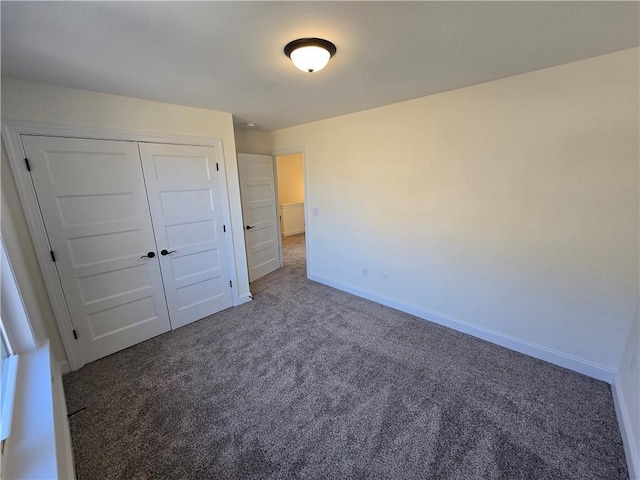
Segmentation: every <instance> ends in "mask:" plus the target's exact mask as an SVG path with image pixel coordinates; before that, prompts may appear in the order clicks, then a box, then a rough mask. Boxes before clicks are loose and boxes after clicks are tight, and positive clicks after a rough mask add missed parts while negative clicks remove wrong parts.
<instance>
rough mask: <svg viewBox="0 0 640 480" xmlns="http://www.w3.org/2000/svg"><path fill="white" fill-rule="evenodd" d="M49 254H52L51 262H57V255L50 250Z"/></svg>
mask: <svg viewBox="0 0 640 480" xmlns="http://www.w3.org/2000/svg"><path fill="white" fill-rule="evenodd" d="M49 253H50V254H51V260H52V261H54V262H55V261H56V254H55V253H53V250H49Z"/></svg>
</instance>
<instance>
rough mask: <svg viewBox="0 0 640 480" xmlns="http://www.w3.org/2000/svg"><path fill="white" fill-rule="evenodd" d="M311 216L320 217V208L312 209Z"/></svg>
mask: <svg viewBox="0 0 640 480" xmlns="http://www.w3.org/2000/svg"><path fill="white" fill-rule="evenodd" d="M311 215H313V216H314V217H319V216H320V210H319V209H318V207H313V208H312V209H311Z"/></svg>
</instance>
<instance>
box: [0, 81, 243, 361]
mask: <svg viewBox="0 0 640 480" xmlns="http://www.w3.org/2000/svg"><path fill="white" fill-rule="evenodd" d="M2 120H3V121H7V120H14V121H16V120H19V121H30V122H47V123H56V124H64V125H74V126H80V127H88V128H106V129H114V130H128V131H136V132H149V133H160V134H168V135H186V136H195V137H209V138H221V139H222V145H223V150H224V160H225V169H226V174H227V184H228V193H229V203H230V207H231V223H232V225H231V230H232V235H233V243H234V250H235V252H236V256H235V260H236V270H237V275H238V277H237V283H236V282H234V285H238V293H239V296H240V297H244V296H248V294H249V278H248V273H247V266H246V256H245V253H244V252H245V249H244V232H243V229H242V210H241V204H240V190H239V183H238V166H237V160H236V148H235V139H234V131H233V123H232V117H231V114H229V113H224V112H216V111H212V110H204V109H198V108H191V107H183V106H179V105H169V104H164V103H158V102H150V101H147V100H139V99H134V98H128V97H121V96H117V95H107V94H103V93H96V92H88V91H84V90H76V89H71V88H63V87H56V86H52V85H46V84H41V83H34V82H26V81H22V80H17V79H13V78H3V79H2ZM2 177H3V178H2V186H3V198H2V200H3V214H5V213H6V212H8V213H9V215H10V216H11V217H12V219H13V223H14V224H15V225H16V226H17V227H16V232H15V233H16V239H17V243H19V244H20V245H22V246H23V248H21V249H20V250H19V249H17V248H15V246H13V247H12V248H11V249H10V248H9V246H8V247H7V249H8V250H9V252H8V253H9V255H10V256H11V261H12V263H18V264H21V265H22V264H23V265H25V268H26V269H27V270H28V272H21V273H19V274H17V275H19V276H20V277H21V278H23V279H25V278H28V280H29V281H28V282H27V283H30V285H25V284H24V282H21V283H20V287H21V289H22V290H33V291H35V292H40V293H38V304H39V305H40V308H41V310H42V316H43V317H44V321H45V323H46V327H47V331H49V332H50V335H51V337H52V345H53V347H54V353H55V355H56V358H57V359H58V360H64V357H63V356H62V355H61V352H60V342H59V337H58V338H56V335H55V330H56V329H57V326H55V325H54V324H53V323H52V321H53V316H52V313H51V307H50V305H49V304H48V301H44V294H43V293H42V292H43V280H42V276H41V273H40V270H39V269H38V268H37V262H36V260H35V258H34V252H33V247H32V246H31V241H30V238H29V236H28V235H27V232H26V229H25V228H24V224H25V220H24V213H23V212H22V210H21V209H20V208H19V207H20V202H19V199H18V198H17V193H16V188H15V182H14V179H13V177H12V174H11V171H10V168H9V167H8V166H7V164H6V162H5V161H4V159H3V164H2ZM7 186H8V188H7ZM5 203H6V207H5ZM3 216H4V215H3ZM5 225H6V224H5V222H4V218H3V225H2V226H3V229H4V227H5Z"/></svg>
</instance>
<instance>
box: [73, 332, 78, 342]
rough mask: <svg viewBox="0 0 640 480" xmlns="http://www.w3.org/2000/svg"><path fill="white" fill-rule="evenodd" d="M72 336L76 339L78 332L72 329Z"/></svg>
mask: <svg viewBox="0 0 640 480" xmlns="http://www.w3.org/2000/svg"><path fill="white" fill-rule="evenodd" d="M73 338H75V339H76V340H77V339H78V334H77V333H76V330H75V329H74V330H73Z"/></svg>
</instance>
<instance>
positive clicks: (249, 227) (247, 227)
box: [244, 225, 253, 230]
mask: <svg viewBox="0 0 640 480" xmlns="http://www.w3.org/2000/svg"><path fill="white" fill-rule="evenodd" d="M244 228H246V229H247V230H251V229H252V228H253V227H252V226H251V225H247V226H246V227H244Z"/></svg>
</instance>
